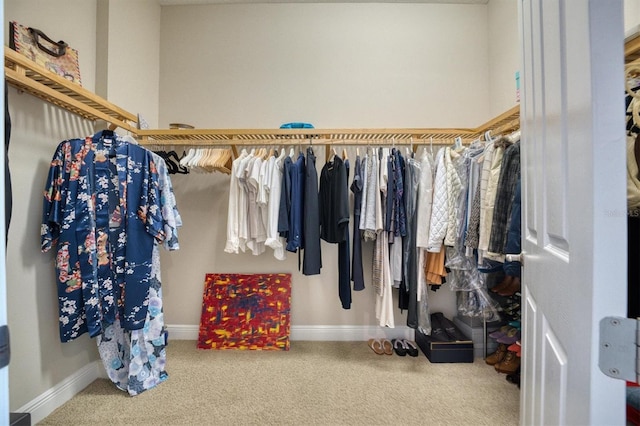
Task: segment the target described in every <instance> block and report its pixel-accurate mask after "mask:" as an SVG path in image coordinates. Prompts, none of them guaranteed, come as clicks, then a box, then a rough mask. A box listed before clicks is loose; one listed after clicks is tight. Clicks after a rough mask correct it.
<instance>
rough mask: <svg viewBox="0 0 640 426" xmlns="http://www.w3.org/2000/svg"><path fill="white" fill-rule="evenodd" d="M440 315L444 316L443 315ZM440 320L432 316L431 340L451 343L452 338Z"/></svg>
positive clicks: (434, 315)
mask: <svg viewBox="0 0 640 426" xmlns="http://www.w3.org/2000/svg"><path fill="white" fill-rule="evenodd" d="M438 313H439V314H440V315H441V316H442V313H440V312H438ZM440 318H441V317H439V316H437V315H436V314H431V338H432V339H433V340H435V341H436V342H451V341H452V339H451V336H449V334H448V333H447V332H446V331H445V330H444V326H443V325H442V323H441V322H440Z"/></svg>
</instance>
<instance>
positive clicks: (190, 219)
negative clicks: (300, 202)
mask: <svg viewBox="0 0 640 426" xmlns="http://www.w3.org/2000/svg"><path fill="white" fill-rule="evenodd" d="M486 18H487V7H486V6H484V5H482V6H468V5H465V6H461V5H433V4H423V5H419V4H393V5H392V4H252V5H210V6H192V7H163V8H162V25H161V26H162V36H161V75H160V97H161V98H160V124H161V126H164V127H166V126H167V125H168V123H170V122H182V123H189V124H193V125H195V126H197V127H200V128H205V127H212V128H260V127H265V128H274V127H278V126H279V125H280V124H281V123H284V122H289V121H307V122H311V123H313V124H314V125H315V126H316V127H318V128H333V127H335V128H357V127H374V128H375V127H455V126H467V127H469V126H476V125H479V124H481V123H482V122H483V121H485V120H487V119H489V118H490V113H489V109H488V108H487V105H488V103H489V87H488V81H489V75H488V72H489V71H488V60H487V58H488V51H489V48H488V37H487V19H486ZM317 155H318V157H319V158H320V159H324V157H325V155H324V151H323V150H320V151H319V152H318V153H317ZM350 158H355V153H354V152H350ZM322 165H323V164H322V161H320V162H319V163H318V164H317V168H318V170H320V168H321V167H322ZM172 179H173V184H174V187H175V191H176V196H177V200H178V207H179V209H180V212H181V213H182V215H183V220H184V227H183V228H182V230H181V232H180V241H181V249H180V250H179V251H178V252H175V253H169V254H166V253H163V258H162V261H163V289H164V290H163V291H164V306H165V314H166V321H167V323H169V324H185V325H197V324H198V323H199V320H200V310H201V304H202V288H203V282H204V276H205V274H206V273H207V272H247V273H249V272H291V273H293V290H292V309H291V321H292V325H296V326H301V325H311V326H314V325H356V326H358V325H375V324H376V320H375V314H374V293H373V289H372V287H371V284H370V276H371V273H370V271H371V253H372V246H371V245H368V244H365V246H364V265H365V274H366V277H365V279H366V283H367V285H368V288H367V289H366V290H365V291H363V292H358V293H356V292H354V293H353V298H354V300H353V305H352V309H351V310H348V311H345V310H343V309H342V308H341V306H340V302H339V299H338V295H337V294H338V291H337V260H336V258H337V248H336V246H334V245H329V244H325V243H323V245H322V255H323V258H322V260H323V265H324V267H323V269H322V274H321V275H320V276H315V277H305V276H303V275H301V274H300V273H298V272H297V256H295V255H294V256H289V258H288V259H287V260H286V261H285V262H278V261H276V260H274V258H273V257H272V256H270V255H262V256H259V257H254V256H252V255H251V254H241V255H230V254H226V253H224V251H223V249H224V244H225V238H226V224H227V220H226V218H227V199H228V196H229V190H228V185H229V178H228V177H227V176H221V175H198V174H195V173H194V174H190V175H187V176H182V175H176V176H175V177H174V178H172ZM431 295H432V297H431V303H432V306H433V308H434V310H442V311H444V312H445V313H447V315H451V314H453V313H454V311H455V300H454V294H453V293H452V292H450V291H449V289H448V287H447V286H445V287H444V288H443V289H442V290H440V291H439V292H437V293H435V294H434V293H432V294H431ZM404 324H406V316H403V315H401V314H400V312H399V311H396V325H404Z"/></svg>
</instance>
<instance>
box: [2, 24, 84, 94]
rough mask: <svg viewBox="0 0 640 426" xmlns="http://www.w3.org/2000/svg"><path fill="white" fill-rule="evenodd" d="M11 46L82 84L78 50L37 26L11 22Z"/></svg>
mask: <svg viewBox="0 0 640 426" xmlns="http://www.w3.org/2000/svg"><path fill="white" fill-rule="evenodd" d="M10 31H11V34H9V47H10V48H11V49H13V50H15V51H16V52H18V53H20V54H21V55H24V56H26V57H27V58H29V59H31V60H32V61H34V62H35V63H37V64H38V65H40V66H42V67H44V68H46V69H47V70H49V71H51V72H52V73H54V74H57V75H59V76H61V77H64V78H66V79H67V80H69V81H72V82H74V83H76V84H78V85H80V86H82V83H81V80H80V65H79V63H78V51H77V50H76V49H73V48H72V47H70V46H69V45H68V44H67V43H65V42H64V41H62V40H60V41H58V42H56V41H53V39H51V38H50V37H48V36H47V35H46V34H45V33H43V32H42V31H40V30H39V29H37V28H32V27H25V26H24V25H20V24H19V23H17V22H15V21H11V22H10Z"/></svg>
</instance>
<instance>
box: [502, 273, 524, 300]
mask: <svg viewBox="0 0 640 426" xmlns="http://www.w3.org/2000/svg"><path fill="white" fill-rule="evenodd" d="M516 291H520V277H513V279H512V280H511V282H510V283H509V285H507V286H506V287H502V288H501V289H500V290H498V294H499V295H500V296H505V297H507V296H513V295H514V294H515V292H516Z"/></svg>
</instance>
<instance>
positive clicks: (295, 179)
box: [286, 152, 306, 266]
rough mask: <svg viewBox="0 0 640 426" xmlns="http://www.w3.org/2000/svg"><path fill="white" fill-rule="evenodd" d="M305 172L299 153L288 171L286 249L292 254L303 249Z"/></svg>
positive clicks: (302, 155)
mask: <svg viewBox="0 0 640 426" xmlns="http://www.w3.org/2000/svg"><path fill="white" fill-rule="evenodd" d="M305 170H306V169H305V160H304V154H303V153H302V152H301V153H299V155H298V159H297V160H296V161H295V162H294V163H292V165H291V168H290V169H289V174H290V176H291V211H290V215H289V236H288V238H287V247H286V249H287V251H290V252H293V253H295V252H297V251H298V250H303V249H304V235H303V231H304V187H305V183H304V181H305V175H306V171H305ZM298 266H300V265H298Z"/></svg>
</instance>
